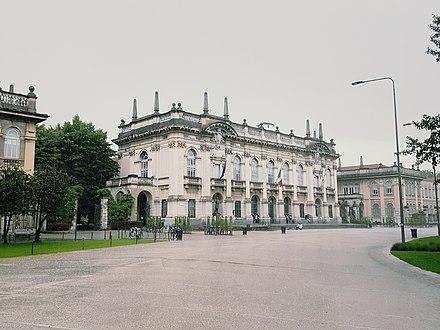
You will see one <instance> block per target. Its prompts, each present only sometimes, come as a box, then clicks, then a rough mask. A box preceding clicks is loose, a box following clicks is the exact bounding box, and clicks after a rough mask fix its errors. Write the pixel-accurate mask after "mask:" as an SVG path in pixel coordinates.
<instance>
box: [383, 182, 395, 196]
mask: <svg viewBox="0 0 440 330" xmlns="http://www.w3.org/2000/svg"><path fill="white" fill-rule="evenodd" d="M385 194H387V195H392V194H393V183H392V182H391V181H387V182H385Z"/></svg>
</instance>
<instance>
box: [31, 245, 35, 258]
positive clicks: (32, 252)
mask: <svg viewBox="0 0 440 330" xmlns="http://www.w3.org/2000/svg"><path fill="white" fill-rule="evenodd" d="M34 244H35V242H32V247H31V255H32V256H33V255H34Z"/></svg>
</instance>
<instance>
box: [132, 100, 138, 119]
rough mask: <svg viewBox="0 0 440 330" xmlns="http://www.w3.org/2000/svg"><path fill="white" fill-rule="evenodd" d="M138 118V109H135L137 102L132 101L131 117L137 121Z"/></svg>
mask: <svg viewBox="0 0 440 330" xmlns="http://www.w3.org/2000/svg"><path fill="white" fill-rule="evenodd" d="M137 117H138V109H137V101H136V99H133V114H132V116H131V118H132V119H137Z"/></svg>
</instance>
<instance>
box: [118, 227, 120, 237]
mask: <svg viewBox="0 0 440 330" xmlns="http://www.w3.org/2000/svg"><path fill="white" fill-rule="evenodd" d="M119 236H120V232H119V229H118V239H119V238H120V237H119Z"/></svg>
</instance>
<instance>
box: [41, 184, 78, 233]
mask: <svg viewBox="0 0 440 330" xmlns="http://www.w3.org/2000/svg"><path fill="white" fill-rule="evenodd" d="M83 191H84V189H83V187H82V186H81V185H75V186H71V187H69V188H68V189H67V193H66V196H65V198H64V201H63V203H62V205H61V207H60V208H59V209H58V210H57V212H56V214H55V217H54V218H53V219H48V220H52V221H56V222H63V223H68V224H70V225H71V224H72V220H73V218H74V216H75V206H76V201H77V200H78V198H79V197H80V196H81V195H82V193H83Z"/></svg>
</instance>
